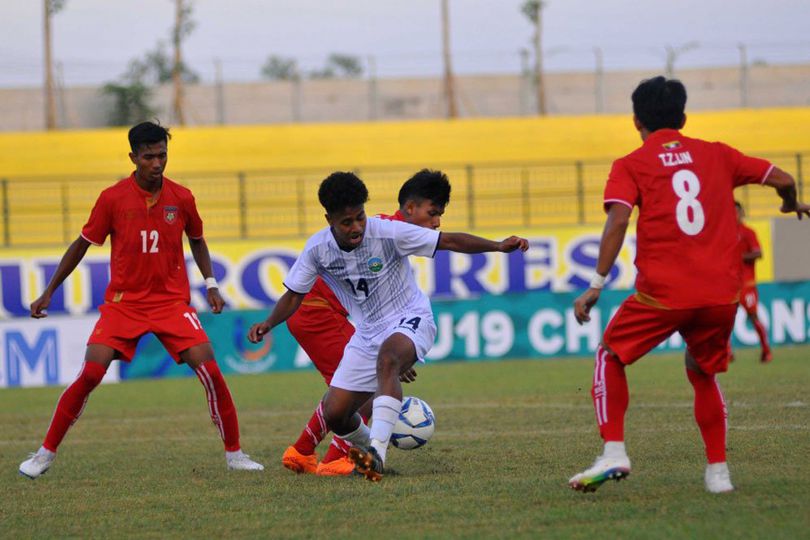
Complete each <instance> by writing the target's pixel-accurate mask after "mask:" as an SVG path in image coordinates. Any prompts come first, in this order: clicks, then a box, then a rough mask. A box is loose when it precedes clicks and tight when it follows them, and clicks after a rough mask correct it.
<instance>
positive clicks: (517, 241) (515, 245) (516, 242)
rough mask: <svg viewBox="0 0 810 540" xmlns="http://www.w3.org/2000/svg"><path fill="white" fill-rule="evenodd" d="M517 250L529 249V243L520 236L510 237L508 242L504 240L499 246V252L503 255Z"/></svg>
mask: <svg viewBox="0 0 810 540" xmlns="http://www.w3.org/2000/svg"><path fill="white" fill-rule="evenodd" d="M517 249H519V250H520V251H526V250H527V249H529V241H528V240H526V239H525V238H521V237H519V236H510V237H509V238H507V239H506V240H502V241H501V243H500V245H499V246H498V251H500V252H501V253H512V252H513V251H515V250H517Z"/></svg>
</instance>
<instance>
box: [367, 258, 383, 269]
mask: <svg viewBox="0 0 810 540" xmlns="http://www.w3.org/2000/svg"><path fill="white" fill-rule="evenodd" d="M382 267H383V262H382V259H381V258H379V257H372V258H370V259H369V260H368V269H369V270H371V271H372V272H379V271H380V270H382Z"/></svg>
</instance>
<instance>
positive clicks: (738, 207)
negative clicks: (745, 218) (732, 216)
mask: <svg viewBox="0 0 810 540" xmlns="http://www.w3.org/2000/svg"><path fill="white" fill-rule="evenodd" d="M734 206H736V207H737V210H739V211H740V212H742V215H745V208H743V205H742V203H741V202H740V201H734Z"/></svg>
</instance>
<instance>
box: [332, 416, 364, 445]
mask: <svg viewBox="0 0 810 540" xmlns="http://www.w3.org/2000/svg"><path fill="white" fill-rule="evenodd" d="M369 433H370V432H369V429H368V426H367V425H365V424H364V423H363V421H362V420H360V425H359V426H357V429H355V430H354V431H352V432H351V433H347V434H346V435H338V434H337V433H336V434H335V435H337V436H338V437H340V438H341V439H343V440H344V441H346V442H349V443H351V445H352V446H362V447H366V446H368V442H369Z"/></svg>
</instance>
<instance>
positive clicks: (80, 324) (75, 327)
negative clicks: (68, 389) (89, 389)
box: [0, 316, 119, 388]
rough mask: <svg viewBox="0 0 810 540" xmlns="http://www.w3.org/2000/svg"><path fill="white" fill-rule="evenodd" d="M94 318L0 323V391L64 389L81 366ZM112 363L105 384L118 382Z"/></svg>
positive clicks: (115, 368)
mask: <svg viewBox="0 0 810 540" xmlns="http://www.w3.org/2000/svg"><path fill="white" fill-rule="evenodd" d="M97 319H98V316H83V317H47V318H45V319H39V320H35V319H23V318H20V319H10V320H9V319H7V320H4V321H0V388H12V387H20V386H51V385H62V386H65V385H68V384H70V383H71V382H73V381H74V380H75V379H76V376H77V375H78V374H79V370H80V369H81V367H82V363H83V362H84V351H85V348H86V347H87V338H88V337H89V336H90V332H92V331H93V326H94V325H95V322H96V320H97ZM118 372H119V369H118V362H114V363H113V364H112V365H111V366H110V369H109V370H107V375H105V376H104V381H103V382H105V383H108V382H118Z"/></svg>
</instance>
